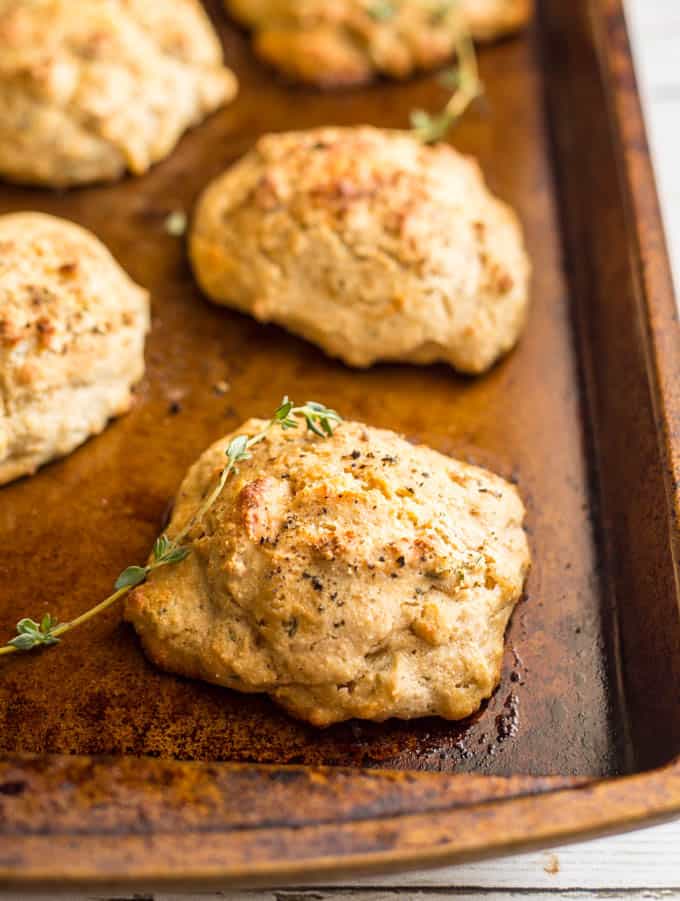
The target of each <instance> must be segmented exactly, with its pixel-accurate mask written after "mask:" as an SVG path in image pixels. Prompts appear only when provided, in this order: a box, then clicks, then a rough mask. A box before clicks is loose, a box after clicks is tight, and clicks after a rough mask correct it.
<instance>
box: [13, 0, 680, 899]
mask: <svg viewBox="0 0 680 901" xmlns="http://www.w3.org/2000/svg"><path fill="white" fill-rule="evenodd" d="M564 2H565V3H569V2H570V0H564ZM626 6H627V9H628V17H629V24H630V28H631V34H632V37H633V42H634V47H635V53H636V61H637V65H638V77H639V79H640V83H641V88H642V94H643V99H644V103H645V111H646V115H647V124H648V129H649V136H650V140H651V143H652V150H653V153H654V156H655V162H656V166H657V178H658V182H659V190H660V195H661V202H662V206H663V210H664V217H665V220H666V227H667V232H668V239H669V244H670V247H671V255H672V258H673V262H674V267H675V272H676V280H677V281H678V284H680V0H626ZM0 897H2V898H4V899H6V901H7V899H9V898H14V897H16V896H14V895H12V894H3V893H1V892H0ZM23 897H26V896H23ZM31 897H32V898H33V899H34V901H47V899H48V898H51V897H53V896H52V895H41V896H38V895H34V896H31ZM67 897H71V898H73V899H74V901H75V899H78V901H81V899H83V901H84V899H85V898H87V899H93V901H94V899H95V898H96V899H97V901H98V899H99V898H102V899H103V898H107V899H112V896H111V894H108V895H106V894H100V895H98V896H97V895H96V894H95V895H92V894H90V895H75V894H71V895H70V896H67ZM133 897H134V898H135V899H137V901H147V899H149V901H150V899H152V898H153V901H198V899H201V901H216V899H218V898H219V899H222V901H237V899H238V901H403V899H409V901H411V899H413V901H444V899H455V901H489V899H498V901H506V899H507V901H510V899H512V901H538V899H541V901H551V899H558V898H559V899H562V901H584V899H596V898H597V899H619V898H620V899H627V901H628V899H629V901H640V899H643V898H644V899H667V901H680V821H678V822H676V823H672V824H669V825H666V826H661V827H657V828H655V829H648V830H645V831H643V832H637V833H632V834H630V835H625V836H619V837H617V838H613V839H603V840H601V841H597V842H590V843H588V844H585V845H573V846H571V847H569V848H563V849H559V850H557V851H554V852H545V853H537V854H527V855H522V856H518V857H514V858H506V859H503V860H497V861H491V862H488V861H487V862H486V863H479V864H471V865H468V866H461V867H449V868H448V869H444V870H435V871H430V872H423V873H410V874H408V875H404V876H388V877H380V878H374V879H365V880H357V881H353V882H352V884H351V885H343V886H337V887H333V886H320V887H314V888H306V889H295V888H293V887H291V888H287V889H286V888H280V889H278V890H275V891H264V892H224V893H218V894H214V893H211V894H194V895H187V894H184V895H177V894H171V893H167V892H156V893H143V892H140V893H139V894H137V895H135V894H134V893H133V892H131V893H129V894H128V895H127V897H126V895H125V893H121V892H118V893H116V897H115V901H127V898H130V899H132V898H133ZM112 901H113V899H112Z"/></svg>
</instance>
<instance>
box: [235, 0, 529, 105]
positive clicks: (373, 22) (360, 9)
mask: <svg viewBox="0 0 680 901" xmlns="http://www.w3.org/2000/svg"><path fill="white" fill-rule="evenodd" d="M226 6H227V9H228V10H229V12H230V13H231V14H232V15H233V16H234V17H235V18H236V19H238V20H239V21H241V22H243V23H244V24H245V25H247V26H248V27H250V28H252V29H253V30H254V37H253V43H254V46H255V51H256V52H257V54H258V55H259V56H260V57H262V59H264V60H265V61H267V62H268V63H270V64H271V65H273V66H274V67H276V68H277V69H279V71H281V72H282V73H284V74H285V75H286V76H287V77H288V78H291V79H293V80H296V81H304V82H308V83H312V84H316V85H320V86H326V87H333V86H339V85H351V84H362V83H364V82H367V81H370V80H371V79H372V78H374V77H375V76H377V75H387V76H389V77H392V78H406V77H408V76H410V75H412V74H414V73H415V72H417V71H423V70H428V69H433V68H437V67H438V66H441V65H443V64H444V63H446V62H447V61H448V60H450V59H451V58H452V57H453V56H454V54H455V50H456V45H457V42H458V40H459V38H460V34H461V29H462V28H465V30H466V31H467V32H469V33H470V34H472V37H473V38H474V39H475V40H478V41H491V40H494V39H496V38H499V37H502V36H504V35H507V34H511V33H513V32H515V31H517V30H518V29H520V28H522V27H523V26H524V25H525V24H526V22H527V20H528V19H529V17H530V15H531V0H457V2H447V0H381V2H376V0H226Z"/></svg>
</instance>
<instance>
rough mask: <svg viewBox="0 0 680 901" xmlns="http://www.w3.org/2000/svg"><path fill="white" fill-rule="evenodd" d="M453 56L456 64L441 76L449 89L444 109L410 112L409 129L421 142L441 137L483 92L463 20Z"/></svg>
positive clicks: (470, 37)
mask: <svg viewBox="0 0 680 901" xmlns="http://www.w3.org/2000/svg"><path fill="white" fill-rule="evenodd" d="M456 58H457V64H456V65H455V66H454V67H452V68H451V69H447V70H446V72H444V73H443V74H442V76H441V80H442V82H443V83H444V85H445V86H446V87H448V88H450V89H451V90H452V91H453V93H452V95H451V97H450V99H449V101H448V103H447V104H446V105H445V106H444V108H443V109H442V110H441V111H440V112H439V113H428V112H427V111H426V110H422V109H419V110H413V111H412V113H411V130H412V131H413V132H414V134H415V136H416V137H417V138H419V139H420V140H421V141H422V142H423V143H424V144H433V143H435V142H436V141H441V140H442V139H443V138H445V137H446V135H447V134H448V132H449V130H450V129H451V128H452V127H453V126H454V125H455V124H456V123H457V122H458V120H459V119H460V118H461V116H462V115H463V114H464V113H465V111H466V110H467V109H468V108H469V106H470V105H471V104H472V103H473V102H474V101H475V100H476V99H477V98H478V97H481V96H482V95H483V93H484V85H483V84H482V81H481V79H480V77H479V66H478V64H477V52H476V50H475V44H474V41H473V40H472V36H471V34H470V32H469V30H468V28H467V26H466V25H465V24H464V22H461V27H460V35H459V38H458V41H457V42H456Z"/></svg>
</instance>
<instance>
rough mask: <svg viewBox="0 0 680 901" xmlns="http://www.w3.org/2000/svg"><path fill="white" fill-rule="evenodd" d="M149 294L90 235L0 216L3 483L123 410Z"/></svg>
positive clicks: (48, 221) (24, 217)
mask: <svg viewBox="0 0 680 901" xmlns="http://www.w3.org/2000/svg"><path fill="white" fill-rule="evenodd" d="M148 328H149V297H148V294H147V292H146V291H145V290H144V289H143V288H140V287H139V285H137V284H135V283H134V282H133V281H132V280H131V279H130V278H129V277H128V276H127V275H126V273H125V272H124V271H123V270H122V269H121V268H120V266H119V265H118V264H117V263H116V261H115V260H114V259H113V257H112V256H111V254H110V253H109V252H108V250H107V249H106V248H105V247H104V245H103V244H101V243H100V241H98V240H97V238H95V237H94V235H92V234H91V233H90V232H87V231H86V230H85V229H82V228H80V227H79V226H77V225H75V224H73V223H72V222H66V221H65V220H63V219H57V218H55V217H53V216H47V215H44V214H42V213H13V214H9V215H5V216H0V485H2V484H5V483H6V482H9V481H11V480H12V479H16V478H19V477H20V476H23V475H30V474H31V473H33V472H35V470H36V469H37V468H38V467H39V466H41V465H42V464H43V463H46V462H48V461H49V460H51V459H53V458H54V457H61V456H63V455H64V454H68V453H69V452H70V451H72V450H73V449H74V448H76V447H77V446H78V445H79V444H81V443H82V442H83V441H85V440H86V438H88V437H89V436H90V435H93V434H96V433H98V432H101V431H102V429H103V428H104V427H105V425H106V423H107V422H108V420H109V418H110V417H112V416H117V415H119V414H121V413H124V412H126V411H127V410H128V409H129V407H130V404H131V402H132V393H131V387H132V385H133V384H134V383H135V382H137V381H139V379H140V378H141V377H142V375H143V373H144V338H145V335H146V332H147V331H148Z"/></svg>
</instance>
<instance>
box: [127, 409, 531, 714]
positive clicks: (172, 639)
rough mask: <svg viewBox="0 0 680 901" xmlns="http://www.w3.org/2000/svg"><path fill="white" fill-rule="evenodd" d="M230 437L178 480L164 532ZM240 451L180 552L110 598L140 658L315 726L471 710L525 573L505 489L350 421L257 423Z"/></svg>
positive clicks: (490, 673)
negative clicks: (131, 630) (316, 427)
mask: <svg viewBox="0 0 680 901" xmlns="http://www.w3.org/2000/svg"><path fill="white" fill-rule="evenodd" d="M263 425H264V423H263V422H262V421H261V420H250V421H248V422H246V423H244V424H243V426H242V427H241V428H240V429H239V430H238V432H237V433H235V434H248V435H252V434H254V433H255V432H257V431H259V430H260V429H261V428H262V426H263ZM231 437H232V436H227V437H226V438H224V439H222V440H221V441H218V442H217V443H216V444H214V445H213V446H212V447H211V448H209V449H208V450H207V451H206V452H205V453H204V454H203V455H202V456H201V457H200V458H199V460H198V461H197V462H196V463H195V464H194V465H193V466H192V467H191V469H190V470H189V472H188V474H187V476H186V478H185V480H184V482H183V484H182V486H181V489H180V491H179V495H178V498H177V503H176V506H175V510H174V514H173V517H172V520H171V522H170V525H169V529H168V532H169V534H170V536H172V535H173V534H177V533H178V532H179V530H180V529H182V528H183V526H184V525H185V524H186V523H187V522H188V521H189V520H190V519H191V517H192V515H193V514H194V513H195V512H196V510H197V508H198V507H199V505H200V503H201V501H202V500H203V498H204V497H205V496H207V494H208V492H209V491H210V490H211V489H212V488H213V487H214V485H215V480H216V478H217V477H218V474H219V471H220V469H221V468H222V467H223V466H224V464H225V459H226V458H225V450H226V448H227V446H228V444H229V441H230V439H231ZM251 452H252V457H251V459H249V460H247V461H245V462H244V463H242V464H239V471H238V473H237V474H236V475H234V476H233V477H232V478H231V479H230V480H228V481H227V483H226V486H225V488H224V490H223V491H222V493H221V495H220V496H219V498H218V500H217V501H216V503H215V504H214V505H213V506H212V507H211V508H210V510H209V511H208V513H207V514H206V515H205V516H204V517H203V519H202V520H201V521H200V522H199V523H198V524H196V525H195V526H194V527H193V529H192V530H191V531H190V533H189V537H188V543H189V546H190V547H191V549H192V553H191V554H190V555H189V556H188V557H187V558H186V559H185V560H184V561H183V562H182V563H179V564H177V565H174V566H168V567H165V568H163V569H158V570H155V571H154V572H153V573H152V574H151V576H150V578H149V581H148V582H147V583H146V584H144V585H142V586H140V587H139V588H137V589H136V590H135V592H134V594H133V595H131V596H130V597H129V598H128V601H127V605H126V611H125V616H126V618H127V619H128V620H129V621H130V622H132V623H133V624H134V626H135V629H136V630H137V632H138V633H139V635H140V637H141V640H142V643H143V645H144V648H145V650H146V652H147V653H148V654H149V656H150V657H151V659H152V660H153V661H154V662H155V663H156V664H157V665H159V666H160V667H162V668H163V669H167V670H170V671H172V672H177V673H182V674H183V675H186V676H191V677H195V678H200V679H205V680H207V681H209V682H213V683H216V684H218V685H224V686H227V687H229V688H232V689H235V690H237V691H243V692H267V693H268V694H269V695H271V697H272V698H273V699H274V700H275V701H277V702H278V703H279V704H281V705H282V706H283V707H285V708H286V709H287V710H288V711H290V712H291V713H292V714H294V715H295V716H297V717H300V718H302V719H305V720H308V721H309V722H311V723H314V724H315V725H317V726H325V725H328V724H330V723H335V722H339V721H341V720H345V719H349V718H350V717H360V718H363V719H371V720H385V719H387V718H388V717H400V718H403V719H410V718H413V717H419V716H429V715H432V714H434V715H439V716H443V717H446V718H449V719H460V718H463V717H466V716H468V715H469V714H471V713H473V712H474V711H476V710H477V709H478V707H479V705H480V704H481V703H482V701H483V700H484V699H485V698H488V697H489V696H490V695H491V693H492V692H493V690H494V688H495V687H496V685H497V684H498V681H499V678H500V668H501V659H502V655H503V638H504V632H505V627H506V625H507V622H508V620H509V618H510V615H511V613H512V610H513V608H514V606H515V604H516V603H517V601H518V600H519V597H520V595H521V593H522V587H523V583H524V578H525V575H526V572H527V569H528V566H529V550H528V546H527V540H526V536H525V533H524V531H523V528H522V521H523V517H524V508H523V506H522V502H521V501H520V499H519V496H518V494H517V491H516V490H515V488H514V487H513V486H512V485H509V484H508V483H507V482H505V481H504V480H503V479H501V478H499V477H498V476H495V475H492V474H491V473H489V472H486V471H485V470H483V469H478V468H477V467H474V466H470V465H468V464H465V463H460V462H458V461H456V460H452V459H450V458H448V457H445V456H443V455H442V454H440V453H437V452H436V451H434V450H430V449H429V448H427V447H422V446H421V447H414V446H413V445H412V444H409V443H408V442H407V441H405V440H404V439H403V438H401V437H399V436H398V435H396V434H395V433H394V432H389V431H384V430H380V429H374V428H369V427H368V426H365V425H362V424H361V423H356V422H346V423H343V424H341V425H340V426H338V427H337V428H336V430H335V432H334V434H333V436H332V437H330V438H327V439H319V438H317V437H316V436H314V435H312V434H311V433H309V432H306V433H305V432H303V431H302V430H297V431H292V432H291V431H285V432H284V431H281V430H276V431H270V432H269V434H268V436H267V438H266V439H265V440H264V441H263V442H262V443H261V444H258V445H256V446H255V447H253V448H252V451H251ZM185 543H186V542H185Z"/></svg>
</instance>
